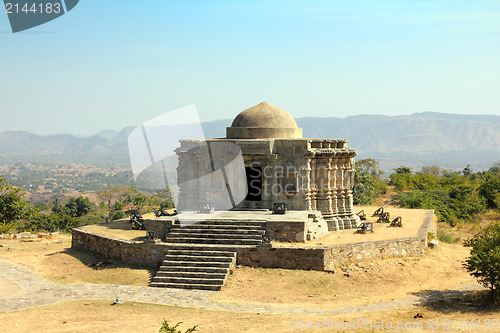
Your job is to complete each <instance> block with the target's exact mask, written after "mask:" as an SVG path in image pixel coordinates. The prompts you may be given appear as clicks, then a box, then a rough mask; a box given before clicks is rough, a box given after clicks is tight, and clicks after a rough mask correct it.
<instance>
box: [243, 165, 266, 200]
mask: <svg viewBox="0 0 500 333" xmlns="http://www.w3.org/2000/svg"><path fill="white" fill-rule="evenodd" d="M245 171H246V174H247V184H248V194H247V197H246V198H245V200H248V201H261V200H262V167H253V166H249V167H245Z"/></svg>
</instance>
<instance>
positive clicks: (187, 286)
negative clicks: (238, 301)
mask: <svg viewBox="0 0 500 333" xmlns="http://www.w3.org/2000/svg"><path fill="white" fill-rule="evenodd" d="M150 286H151V287H160V288H179V289H198V290H214V291H218V290H221V289H222V285H213V284H184V283H165V282H151V284H150Z"/></svg>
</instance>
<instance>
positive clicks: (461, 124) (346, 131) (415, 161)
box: [0, 112, 500, 173]
mask: <svg viewBox="0 0 500 333" xmlns="http://www.w3.org/2000/svg"><path fill="white" fill-rule="evenodd" d="M297 123H298V125H299V126H300V127H302V128H303V129H304V137H311V138H339V139H349V146H350V147H353V148H355V149H356V150H358V158H368V157H374V158H376V159H378V160H380V161H381V165H382V169H383V170H385V171H386V173H390V171H391V170H392V169H393V168H395V167H398V166H400V165H405V166H409V167H412V168H414V169H415V170H419V169H420V168H421V167H422V166H426V165H439V166H441V167H444V168H449V169H462V168H463V167H465V166H466V165H467V164H470V165H471V166H472V167H473V169H487V168H488V167H490V166H491V165H492V164H493V163H494V162H496V161H498V160H500V116H494V115H457V114H442V113H433V112H424V113H416V114H412V115H407V116H382V115H358V116H353V117H347V118H335V117H329V118H317V117H305V118H297ZM202 125H203V129H204V132H205V136H206V137H208V138H211V137H224V136H225V132H226V131H225V129H226V127H227V126H230V125H231V120H230V119H225V120H217V121H212V122H205V123H203V124H202ZM132 130H133V127H127V128H124V129H123V130H122V131H120V132H116V131H101V132H99V133H97V134H96V135H93V136H91V137H78V136H73V135H69V134H58V135H49V136H40V135H35V134H31V133H28V132H12V131H7V132H3V133H0V163H2V164H5V163H13V162H24V161H29V160H30V159H31V160H30V161H35V162H36V161H42V162H43V163H49V162H59V163H61V162H64V161H66V162H67V163H82V162H87V163H94V164H95V163H106V164H109V163H115V164H119V165H127V164H128V163H129V162H128V149H127V137H128V135H129V134H130V132H131V131H132ZM90 161H92V162H90Z"/></svg>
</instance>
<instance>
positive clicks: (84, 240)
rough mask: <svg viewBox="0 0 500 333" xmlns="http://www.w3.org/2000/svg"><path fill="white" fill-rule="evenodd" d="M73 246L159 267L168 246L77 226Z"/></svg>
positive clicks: (131, 262) (147, 265)
mask: <svg viewBox="0 0 500 333" xmlns="http://www.w3.org/2000/svg"><path fill="white" fill-rule="evenodd" d="M71 248H73V249H79V250H85V251H90V252H93V253H95V254H98V255H101V256H103V257H106V258H110V259H119V260H121V261H123V262H125V263H127V264H131V265H139V266H146V267H158V266H160V264H161V262H162V261H163V258H164V256H165V254H166V253H167V246H166V245H165V244H162V243H157V244H155V243H145V242H134V241H127V240H123V239H119V238H116V237H112V236H107V235H103V234H98V233H92V232H89V231H86V230H85V227H80V228H75V229H73V232H72V239H71Z"/></svg>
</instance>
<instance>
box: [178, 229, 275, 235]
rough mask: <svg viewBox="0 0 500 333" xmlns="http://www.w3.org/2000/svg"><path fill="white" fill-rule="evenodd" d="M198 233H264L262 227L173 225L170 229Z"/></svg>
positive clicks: (185, 232)
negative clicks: (186, 226) (191, 226)
mask: <svg viewBox="0 0 500 333" xmlns="http://www.w3.org/2000/svg"><path fill="white" fill-rule="evenodd" d="M172 233H184V234H190V233H198V234H204V233H209V234H217V235H220V234H232V235H264V234H265V233H266V231H265V230H263V229H236V228H228V229H226V228H224V229H222V228H205V229H204V228H179V227H175V228H172V229H170V233H169V234H172Z"/></svg>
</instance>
